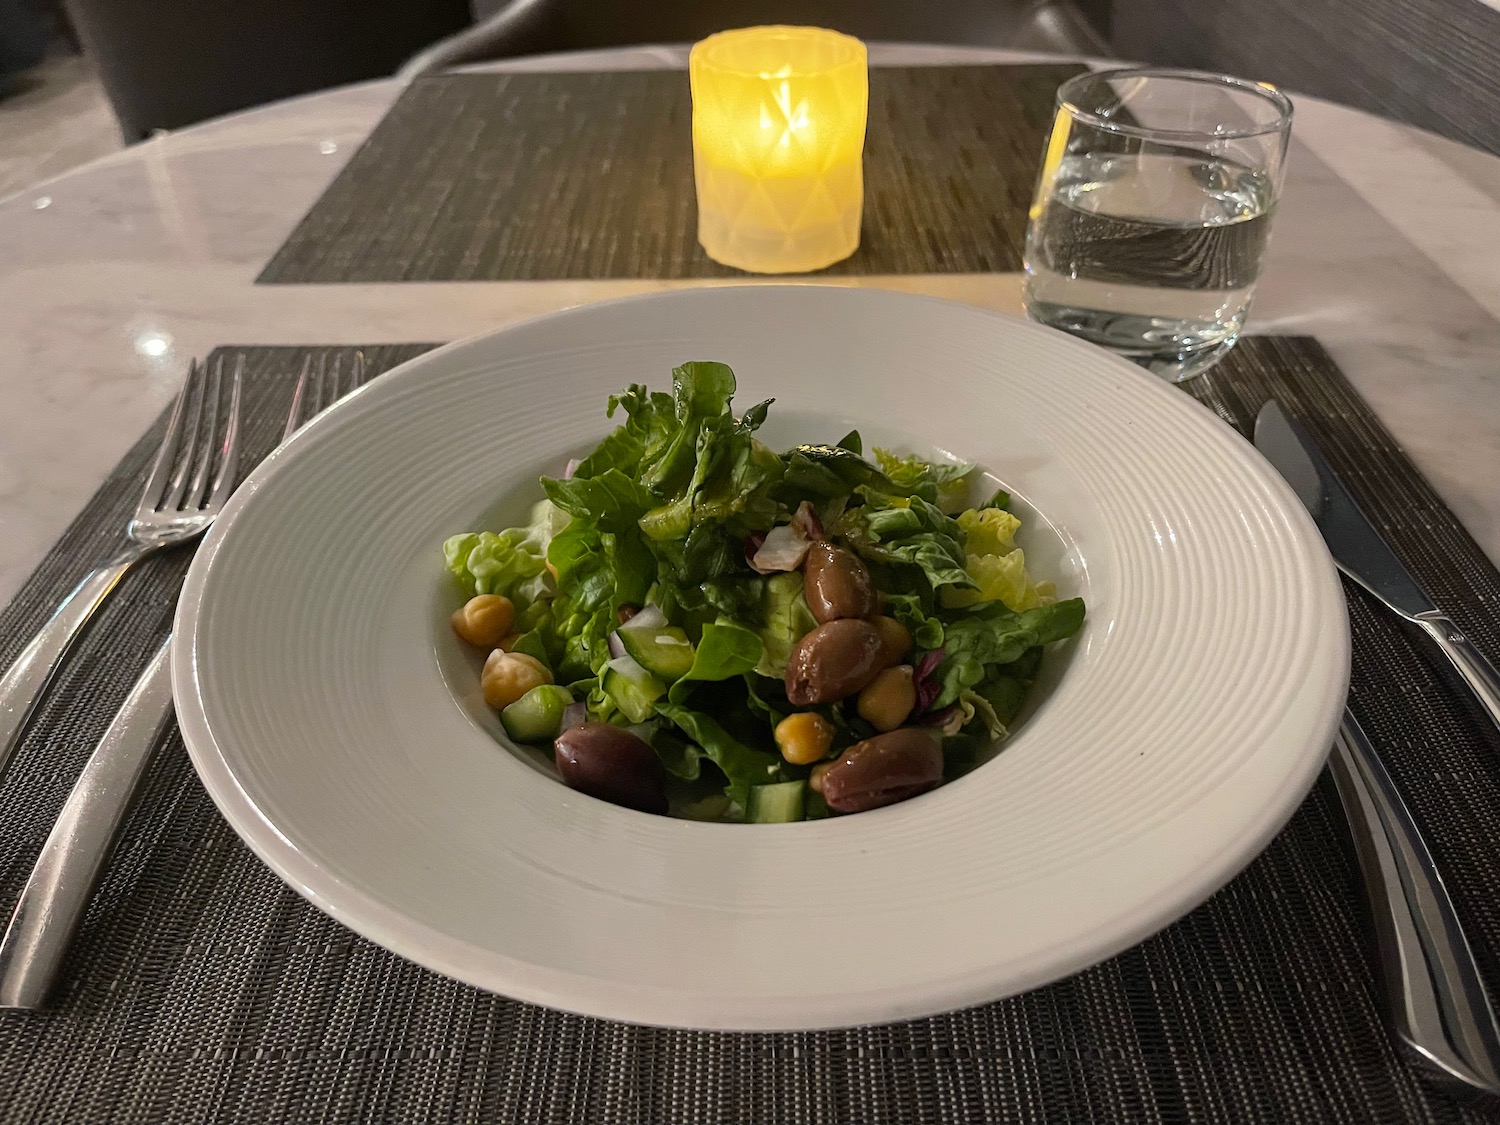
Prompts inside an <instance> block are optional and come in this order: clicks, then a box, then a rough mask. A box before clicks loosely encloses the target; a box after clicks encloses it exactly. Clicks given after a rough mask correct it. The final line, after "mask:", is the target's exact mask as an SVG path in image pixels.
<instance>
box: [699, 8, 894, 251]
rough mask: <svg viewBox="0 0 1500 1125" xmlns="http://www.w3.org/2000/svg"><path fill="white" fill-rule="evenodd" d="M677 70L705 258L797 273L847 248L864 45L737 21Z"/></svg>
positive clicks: (851, 241) (860, 180) (858, 208)
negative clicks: (689, 125)
mask: <svg viewBox="0 0 1500 1125" xmlns="http://www.w3.org/2000/svg"><path fill="white" fill-rule="evenodd" d="M688 73H689V78H690V80H691V82H692V90H693V173H694V178H695V180H696V183H697V189H698V241H699V242H701V243H702V244H703V249H704V250H705V251H706V252H707V253H708V256H709V257H710V258H712V259H714V261H716V262H721V263H723V264H724V265H726V266H733V267H735V268H736V269H742V270H749V271H751V272H754V273H803V272H806V271H807V270H816V269H822V268H823V267H824V266H830V265H832V264H833V263H834V262H838V261H842V260H843V259H844V258H847V257H848V256H849V255H850V254H852V253H854V251H855V250H856V249H858V247H859V222H860V215H861V212H862V210H863V208H864V173H863V168H862V163H861V162H862V158H863V154H864V144H865V116H866V112H867V107H868V103H869V70H868V65H867V63H866V56H865V45H864V44H863V43H861V42H860V41H859V40H858V39H853V38H851V37H850V36H847V35H841V34H839V33H838V32H836V31H825V30H823V29H821V28H816V27H747V28H743V29H740V30H738V31H724V32H720V33H719V34H718V35H712V36H710V37H709V38H707V39H705V40H703V41H702V42H701V43H698V44H696V45H695V46H694V47H693V50H692V54H691V55H690V56H689V60H688Z"/></svg>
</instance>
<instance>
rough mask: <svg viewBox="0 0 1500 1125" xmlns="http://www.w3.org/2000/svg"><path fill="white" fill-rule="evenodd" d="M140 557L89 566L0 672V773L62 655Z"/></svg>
mask: <svg viewBox="0 0 1500 1125" xmlns="http://www.w3.org/2000/svg"><path fill="white" fill-rule="evenodd" d="M143 557H144V552H132V553H129V554H124V555H121V556H120V557H119V558H117V559H115V560H114V561H113V562H111V563H109V564H108V565H106V566H101V567H100V568H99V569H98V570H96V571H94V572H93V573H92V574H90V575H89V576H88V577H87V578H85V579H84V580H83V581H82V582H80V583H79V584H78V585H77V587H75V588H74V590H73V592H72V593H71V594H69V595H68V596H67V597H66V598H65V599H63V603H62V605H60V606H58V607H57V609H56V610H54V611H53V614H52V616H51V617H49V618H48V619H47V623H46V624H45V625H43V626H42V628H41V631H40V632H38V633H37V635H36V636H34V637H32V638H31V640H30V641H29V642H28V643H27V645H26V647H25V648H23V649H22V650H21V655H20V656H18V657H16V662H15V663H14V664H12V665H11V666H10V668H8V669H7V670H6V673H5V675H4V676H3V677H0V774H4V772H5V766H6V764H7V763H8V762H9V761H10V758H11V755H12V754H13V753H15V749H16V745H17V744H18V743H19V742H20V741H21V732H22V731H23V730H25V728H26V720H27V719H29V718H30V717H31V713H32V711H34V710H35V709H36V705H37V701H38V700H40V699H41V697H42V692H44V691H45V690H46V689H47V685H48V684H49V683H50V682H51V681H52V677H53V675H55V674H56V672H57V669H58V668H59V667H60V666H61V665H62V661H63V657H64V656H66V655H67V653H68V649H70V648H71V647H72V646H73V642H74V640H76V639H77V637H78V635H79V634H80V633H81V632H83V627H84V625H86V624H87V623H88V620H89V618H90V617H92V616H93V615H94V610H96V609H98V608H99V606H100V604H101V603H102V602H103V601H104V599H105V598H107V597H108V596H109V592H110V591H111V590H113V589H114V588H115V585H116V584H117V583H118V582H119V581H120V579H121V578H123V577H124V576H125V572H126V571H127V570H129V569H130V568H131V566H132V565H134V564H135V563H136V562H139V561H140V559H141V558H143Z"/></svg>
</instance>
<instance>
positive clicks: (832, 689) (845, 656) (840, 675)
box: [786, 619, 881, 707]
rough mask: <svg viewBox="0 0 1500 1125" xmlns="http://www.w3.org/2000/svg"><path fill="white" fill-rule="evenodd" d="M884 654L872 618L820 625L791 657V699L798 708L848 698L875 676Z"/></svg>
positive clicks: (788, 679)
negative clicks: (870, 620) (871, 621)
mask: <svg viewBox="0 0 1500 1125" xmlns="http://www.w3.org/2000/svg"><path fill="white" fill-rule="evenodd" d="M880 654H881V646H880V633H879V632H877V631H876V629H875V626H873V625H871V624H870V623H869V622H868V621H853V620H849V619H844V620H840V621H830V622H828V623H827V624H826V625H819V626H818V627H817V628H816V629H814V630H813V631H812V632H811V633H808V634H807V635H806V636H805V637H803V638H802V639H801V640H800V641H798V642H797V644H796V647H794V648H793V649H792V655H791V656H790V657H789V658H788V659H787V662H786V695H787V698H788V699H790V700H791V701H792V702H793V703H794V704H796V705H797V706H798V707H807V706H809V705H811V704H815V703H836V702H837V701H838V700H840V699H845V698H847V697H849V696H851V695H853V694H854V693H855V692H857V691H859V689H860V688H862V687H864V686H865V685H866V684H867V683H869V682H870V681H871V680H873V679H874V678H875V674H876V673H877V672H879V671H880V669H881V663H880Z"/></svg>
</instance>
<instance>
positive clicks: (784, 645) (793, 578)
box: [755, 570, 818, 679]
mask: <svg viewBox="0 0 1500 1125" xmlns="http://www.w3.org/2000/svg"><path fill="white" fill-rule="evenodd" d="M761 607H762V612H763V614H764V618H765V624H764V625H762V626H761V630H760V640H761V644H762V645H763V646H764V651H763V652H762V654H761V657H760V662H759V663H757V664H756V665H755V670H756V671H757V672H759V673H760V674H761V675H762V676H771V677H774V678H776V679H780V678H781V677H782V676H785V675H786V662H787V660H788V659H789V658H790V657H791V655H792V648H793V647H794V646H795V645H796V644H797V642H798V641H800V640H801V639H802V638H803V637H805V636H806V635H807V634H808V633H810V632H812V631H813V630H814V629H816V628H817V627H818V619H817V618H816V617H814V616H813V614H812V610H811V609H809V608H808V606H807V597H806V595H805V594H804V592H803V588H802V572H801V571H797V570H793V571H788V572H787V573H785V574H776V575H773V576H771V577H770V578H768V579H766V584H765V593H764V596H763V598H762V601H761Z"/></svg>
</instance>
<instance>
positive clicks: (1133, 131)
mask: <svg viewBox="0 0 1500 1125" xmlns="http://www.w3.org/2000/svg"><path fill="white" fill-rule="evenodd" d="M1115 78H1169V79H1173V80H1175V81H1180V82H1196V83H1200V84H1202V85H1207V86H1220V87H1224V88H1226V89H1232V90H1239V91H1241V92H1242V93H1246V94H1250V95H1251V96H1253V97H1256V98H1259V99H1260V100H1262V101H1265V102H1268V103H1270V104H1271V105H1273V106H1275V107H1276V118H1275V119H1274V120H1273V121H1270V122H1267V123H1265V124H1260V125H1252V126H1250V127H1248V128H1235V129H1163V128H1157V127H1154V126H1150V125H1131V124H1128V123H1126V122H1122V121H1115V120H1112V119H1111V118H1108V117H1103V116H1101V115H1100V114H1098V113H1095V112H1094V111H1093V110H1087V109H1084V108H1082V107H1081V106H1080V105H1079V104H1078V102H1077V101H1076V100H1075V98H1074V95H1075V94H1076V93H1077V92H1078V91H1079V90H1081V89H1082V88H1083V87H1084V86H1086V85H1088V84H1089V83H1092V82H1105V81H1109V80H1111V79H1115ZM1057 108H1058V109H1059V110H1064V111H1066V112H1067V113H1068V114H1069V115H1070V116H1072V117H1075V118H1077V119H1078V120H1079V121H1082V122H1084V123H1086V124H1088V125H1091V126H1093V127H1094V128H1096V129H1099V130H1102V131H1103V132H1106V133H1115V134H1118V135H1120V136H1127V137H1142V138H1145V139H1151V138H1156V137H1160V138H1172V139H1178V140H1183V139H1188V138H1201V139H1212V140H1244V139H1246V138H1249V137H1263V136H1266V135H1268V134H1271V133H1280V132H1282V131H1283V130H1285V129H1286V128H1287V125H1288V124H1289V123H1290V122H1291V120H1292V99H1291V98H1289V97H1287V96H1286V95H1285V94H1284V93H1282V92H1281V90H1279V89H1278V88H1277V87H1275V86H1273V85H1271V84H1270V83H1269V82H1252V81H1251V80H1250V79H1248V78H1236V77H1235V76H1234V75H1231V74H1215V73H1214V72H1213V71H1210V70H1183V69H1179V68H1177V67H1170V66H1122V67H1116V68H1115V69H1113V70H1097V71H1090V72H1089V73H1087V74H1076V75H1074V76H1073V77H1072V78H1069V79H1068V80H1067V81H1066V82H1064V83H1063V84H1062V85H1061V86H1059V87H1058V88H1057Z"/></svg>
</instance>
